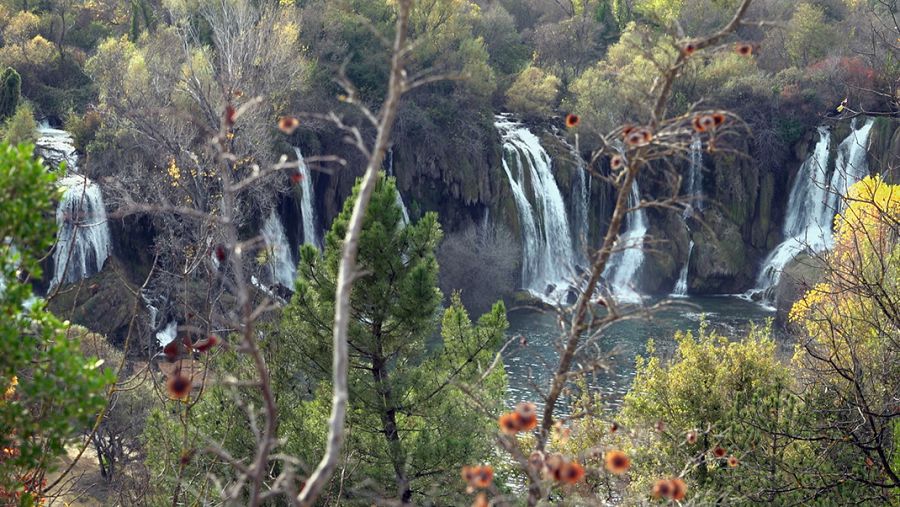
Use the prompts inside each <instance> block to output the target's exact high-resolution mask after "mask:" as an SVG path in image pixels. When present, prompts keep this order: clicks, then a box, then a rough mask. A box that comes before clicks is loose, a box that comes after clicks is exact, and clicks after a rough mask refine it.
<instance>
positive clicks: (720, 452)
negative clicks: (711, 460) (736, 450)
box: [712, 445, 727, 458]
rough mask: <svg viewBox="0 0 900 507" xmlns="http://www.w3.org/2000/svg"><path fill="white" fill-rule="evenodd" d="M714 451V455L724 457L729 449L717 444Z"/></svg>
mask: <svg viewBox="0 0 900 507" xmlns="http://www.w3.org/2000/svg"><path fill="white" fill-rule="evenodd" d="M712 452H713V456H715V457H717V458H721V457H724V456H725V453H726V452H727V451H726V450H725V449H723V448H722V447H721V446H718V445H717V446H715V447H714V448H713V451H712Z"/></svg>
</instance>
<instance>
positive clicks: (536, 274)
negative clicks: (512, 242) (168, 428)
mask: <svg viewBox="0 0 900 507" xmlns="http://www.w3.org/2000/svg"><path fill="white" fill-rule="evenodd" d="M494 125H495V126H496V127H497V130H498V131H499V132H500V135H501V138H502V140H503V152H504V156H503V170H504V171H505V172H506V177H507V179H508V180H509V186H510V188H511V189H512V193H513V199H514V200H515V203H516V209H517V211H518V213H519V224H520V229H521V233H522V286H523V287H524V288H525V289H527V290H528V291H529V292H531V293H532V294H534V295H536V296H538V297H541V298H545V299H547V300H548V301H551V302H558V301H561V300H562V299H563V297H564V295H565V293H566V291H567V290H568V288H569V286H570V284H571V279H572V278H573V275H574V273H573V269H574V266H575V252H574V249H573V248H572V235H571V233H570V229H569V221H568V218H567V216H566V207H565V203H564V202H563V198H562V194H561V193H560V191H559V187H557V185H556V180H555V179H554V177H553V173H552V171H551V161H550V156H549V155H547V152H546V151H544V148H543V147H542V146H541V143H540V140H539V139H538V138H537V136H535V135H534V134H532V133H531V132H530V131H529V130H528V129H527V128H526V127H524V126H523V125H521V124H520V123H517V122H515V121H512V120H510V119H509V118H508V117H506V116H504V115H500V116H497V118H496V122H495V124H494ZM513 163H514V164H515V174H513V171H512V169H511V167H510V164H513ZM526 169H527V171H528V172H527V175H526ZM528 185H530V188H531V190H532V192H528ZM529 195H531V198H532V199H533V201H532V200H530V199H529Z"/></svg>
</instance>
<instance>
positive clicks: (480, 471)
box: [472, 465, 494, 488]
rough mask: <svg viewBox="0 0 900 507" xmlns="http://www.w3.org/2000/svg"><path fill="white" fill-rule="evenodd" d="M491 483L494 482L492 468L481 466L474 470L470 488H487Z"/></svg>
mask: <svg viewBox="0 0 900 507" xmlns="http://www.w3.org/2000/svg"><path fill="white" fill-rule="evenodd" d="M492 482H494V467H492V466H490V465H482V466H480V467H477V468H476V470H475V478H474V479H473V481H472V486H474V487H476V488H487V487H489V486H490V485H491V483H492Z"/></svg>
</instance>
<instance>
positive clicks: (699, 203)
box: [684, 136, 703, 218]
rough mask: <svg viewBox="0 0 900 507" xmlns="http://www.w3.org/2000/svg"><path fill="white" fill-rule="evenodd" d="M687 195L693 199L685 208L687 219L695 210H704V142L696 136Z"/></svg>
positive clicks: (692, 145)
mask: <svg viewBox="0 0 900 507" xmlns="http://www.w3.org/2000/svg"><path fill="white" fill-rule="evenodd" d="M687 194H688V195H689V196H690V197H691V198H692V200H691V203H690V205H689V206H688V207H687V208H685V210H684V216H685V218H687V217H689V216H690V215H692V214H693V212H694V209H698V210H702V209H703V200H702V197H703V141H701V140H700V136H695V137H694V140H693V141H691V160H690V165H688V180H687Z"/></svg>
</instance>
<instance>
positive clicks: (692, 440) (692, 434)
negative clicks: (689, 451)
mask: <svg viewBox="0 0 900 507" xmlns="http://www.w3.org/2000/svg"><path fill="white" fill-rule="evenodd" d="M684 440H685V441H686V442H687V443H689V444H696V443H697V431H696V430H691V431H688V432H687V435H685V437H684Z"/></svg>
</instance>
